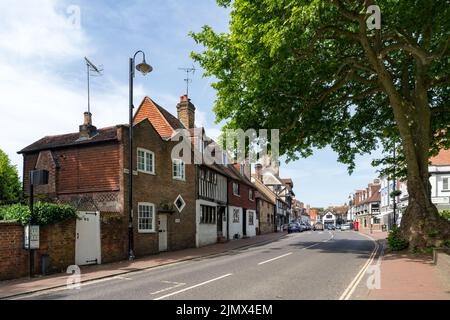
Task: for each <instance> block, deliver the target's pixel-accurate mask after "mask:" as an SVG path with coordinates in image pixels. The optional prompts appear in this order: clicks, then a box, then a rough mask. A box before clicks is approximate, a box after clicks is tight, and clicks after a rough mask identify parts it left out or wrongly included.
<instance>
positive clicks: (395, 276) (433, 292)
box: [352, 230, 450, 300]
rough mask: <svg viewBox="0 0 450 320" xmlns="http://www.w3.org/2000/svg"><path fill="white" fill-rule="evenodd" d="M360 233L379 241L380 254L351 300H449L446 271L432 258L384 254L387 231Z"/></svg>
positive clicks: (391, 253)
mask: <svg viewBox="0 0 450 320" xmlns="http://www.w3.org/2000/svg"><path fill="white" fill-rule="evenodd" d="M360 233H361V234H365V235H367V236H370V237H372V238H374V239H376V240H377V241H378V243H379V245H380V252H379V254H378V255H377V256H376V258H375V259H374V261H373V263H372V264H371V265H370V266H369V267H368V268H367V269H368V270H367V271H366V274H365V276H364V277H363V278H362V280H361V282H360V285H359V287H358V289H357V290H355V293H354V294H353V296H352V299H368V300H450V279H448V273H445V272H442V271H443V270H440V269H439V267H438V266H436V265H435V264H434V263H433V257H432V256H431V255H424V254H411V253H409V252H406V251H404V252H387V253H383V252H382V250H383V248H385V247H386V240H385V239H386V237H387V232H381V231H373V232H372V233H370V232H369V231H368V230H361V231H360ZM377 270H379V278H378V280H377V279H376V277H377V274H376V272H378V271H377ZM377 281H378V285H377V283H376V282H377ZM368 283H369V287H370V288H368Z"/></svg>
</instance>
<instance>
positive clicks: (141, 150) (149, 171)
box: [136, 148, 155, 174]
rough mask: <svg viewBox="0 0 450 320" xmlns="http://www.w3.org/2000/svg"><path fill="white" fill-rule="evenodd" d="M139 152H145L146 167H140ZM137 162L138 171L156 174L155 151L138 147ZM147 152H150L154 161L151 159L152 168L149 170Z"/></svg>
mask: <svg viewBox="0 0 450 320" xmlns="http://www.w3.org/2000/svg"><path fill="white" fill-rule="evenodd" d="M139 152H144V167H145V168H144V169H140V168H139ZM136 154H137V155H136V162H137V166H136V167H137V171H138V172H142V173H147V174H155V153H154V152H153V151H150V150H147V149H144V148H137V151H136ZM147 154H150V155H151V156H152V161H151V167H152V170H147V168H146V167H147V163H146V161H147Z"/></svg>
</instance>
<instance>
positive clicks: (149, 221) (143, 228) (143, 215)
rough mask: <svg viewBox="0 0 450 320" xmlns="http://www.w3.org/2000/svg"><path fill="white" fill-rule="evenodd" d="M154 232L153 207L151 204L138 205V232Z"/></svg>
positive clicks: (141, 203)
mask: <svg viewBox="0 0 450 320" xmlns="http://www.w3.org/2000/svg"><path fill="white" fill-rule="evenodd" d="M154 231H155V205H153V204H152V203H143V202H140V203H138V232H140V233H150V232H154Z"/></svg>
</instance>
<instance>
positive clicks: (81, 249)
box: [75, 212, 101, 266]
mask: <svg viewBox="0 0 450 320" xmlns="http://www.w3.org/2000/svg"><path fill="white" fill-rule="evenodd" d="M75 239H76V240H75V263H76V264H77V265H79V266H82V265H86V264H100V263H101V259H100V213H99V212H78V219H77V227H76V234H75Z"/></svg>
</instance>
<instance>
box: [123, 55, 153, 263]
mask: <svg viewBox="0 0 450 320" xmlns="http://www.w3.org/2000/svg"><path fill="white" fill-rule="evenodd" d="M138 53H142V57H143V59H142V62H141V63H139V64H138V65H136V66H135V60H136V56H137V55H138ZM134 68H136V70H137V71H139V72H140V73H142V74H143V75H144V76H145V75H146V74H147V73H150V72H152V70H153V68H152V66H151V65H149V64H147V62H145V53H144V52H143V51H141V50H138V51H136V53H135V54H134V55H133V58H130V72H129V85H130V88H129V90H130V91H129V99H130V100H129V116H130V123H129V125H130V128H129V132H128V133H129V139H128V140H129V145H128V217H129V218H128V219H129V220H128V259H129V260H133V259H134V242H133V108H134V105H133V79H134V75H135V71H134Z"/></svg>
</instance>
